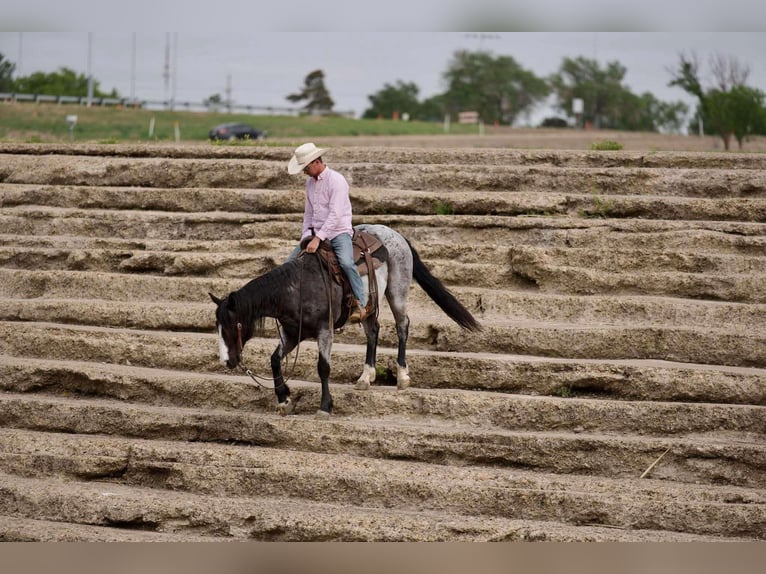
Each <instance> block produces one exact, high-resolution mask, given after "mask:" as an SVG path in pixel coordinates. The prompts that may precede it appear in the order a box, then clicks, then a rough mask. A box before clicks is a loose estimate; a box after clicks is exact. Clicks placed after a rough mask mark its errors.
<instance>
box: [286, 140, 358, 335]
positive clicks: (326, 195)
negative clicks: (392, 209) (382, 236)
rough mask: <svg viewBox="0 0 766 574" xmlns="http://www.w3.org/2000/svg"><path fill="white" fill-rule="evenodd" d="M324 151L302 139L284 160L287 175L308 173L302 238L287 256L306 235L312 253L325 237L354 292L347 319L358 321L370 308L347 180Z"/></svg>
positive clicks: (293, 255) (293, 253) (299, 249)
mask: <svg viewBox="0 0 766 574" xmlns="http://www.w3.org/2000/svg"><path fill="white" fill-rule="evenodd" d="M325 151H327V150H326V149H323V148H318V147H316V146H315V145H314V144H313V143H305V144H303V145H301V146H299V147H297V148H296V149H295V153H293V157H292V158H290V162H289V163H288V164H287V173H289V174H290V175H297V174H299V173H301V172H303V173H304V174H306V175H307V176H308V177H307V178H306V200H305V205H304V210H303V230H302V233H301V241H300V243H299V245H298V247H296V248H295V250H294V251H293V252H292V254H291V255H290V258H289V259H293V258H295V257H297V256H298V254H299V253H300V252H301V246H302V244H303V242H304V240H306V239H310V240H309V242H308V244H307V245H306V248H305V249H306V251H307V252H308V253H314V252H315V251H316V250H317V249H318V248H319V243H320V242H321V241H325V240H328V241H329V242H330V244H331V245H332V248H333V251H335V256H336V257H337V258H338V264H339V265H340V267H341V269H343V272H344V273H345V274H346V277H348V280H349V283H350V284H351V290H352V291H353V293H354V298H355V304H354V305H353V307H352V309H351V314H350V315H349V317H348V320H349V321H350V322H352V323H361V322H362V321H363V320H364V319H365V318H366V317H367V315H368V313H369V312H370V309H367V307H366V305H367V299H368V297H367V290H366V289H365V288H364V283H363V282H362V278H361V277H360V276H359V271H358V270H357V267H356V264H355V262H354V251H353V246H352V243H351V238H352V235H353V233H354V231H353V229H352V227H351V200H350V198H349V194H348V182H347V181H346V178H345V177H343V175H341V174H340V173H338V172H337V171H335V170H334V169H331V168H330V167H328V166H327V164H325V163H324V161H323V160H322V154H323V153H324V152H325Z"/></svg>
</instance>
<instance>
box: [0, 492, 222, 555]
mask: <svg viewBox="0 0 766 574" xmlns="http://www.w3.org/2000/svg"><path fill="white" fill-rule="evenodd" d="M11 481H12V482H15V483H16V490H15V491H14V493H13V494H10V493H8V492H2V491H3V489H2V488H1V487H0V498H5V499H6V500H7V498H8V497H9V496H15V497H16V499H17V500H19V501H22V500H23V499H24V502H27V501H29V500H30V499H31V498H32V497H31V496H25V494H24V493H23V492H22V489H21V488H19V487H18V485H19V484H20V483H24V482H26V484H27V485H29V484H30V483H29V481H24V480H23V479H17V478H11ZM38 482H39V481H38ZM67 484H68V483H67ZM35 487H38V488H42V486H40V485H39V484H35V481H32V486H31V488H28V490H31V489H34V488H35ZM22 488H23V487H22ZM74 504H77V503H74ZM6 505H9V503H6ZM220 540H222V539H221V538H211V537H209V536H198V535H195V534H191V533H174V532H156V531H146V530H140V529H133V528H131V524H129V523H119V522H117V523H115V525H114V526H93V525H90V524H80V523H74V522H66V521H56V520H39V519H36V518H25V517H19V516H8V515H0V542H168V543H170V542H210V541H216V542H217V541H220Z"/></svg>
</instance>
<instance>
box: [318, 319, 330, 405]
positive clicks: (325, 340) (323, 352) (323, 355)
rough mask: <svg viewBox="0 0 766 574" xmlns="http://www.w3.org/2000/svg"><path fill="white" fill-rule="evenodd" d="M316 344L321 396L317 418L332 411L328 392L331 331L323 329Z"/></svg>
mask: <svg viewBox="0 0 766 574" xmlns="http://www.w3.org/2000/svg"><path fill="white" fill-rule="evenodd" d="M317 346H318V347H319V360H318V361H317V371H318V372H319V380H320V381H321V383H322V398H321V401H320V403H319V410H318V411H317V412H316V416H317V417H318V418H325V417H329V416H330V413H331V412H332V395H331V394H330V352H331V351H332V331H331V330H329V329H324V330H322V331H321V332H320V333H319V336H318V337H317Z"/></svg>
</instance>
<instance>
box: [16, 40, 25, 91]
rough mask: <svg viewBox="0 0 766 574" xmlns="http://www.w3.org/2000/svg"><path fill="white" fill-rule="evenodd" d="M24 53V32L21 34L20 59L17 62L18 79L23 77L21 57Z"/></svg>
mask: <svg viewBox="0 0 766 574" xmlns="http://www.w3.org/2000/svg"><path fill="white" fill-rule="evenodd" d="M23 52H24V32H19V57H18V58H17V62H16V79H17V80H18V79H19V78H20V77H21V55H22V54H23Z"/></svg>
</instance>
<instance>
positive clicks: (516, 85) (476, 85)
mask: <svg viewBox="0 0 766 574" xmlns="http://www.w3.org/2000/svg"><path fill="white" fill-rule="evenodd" d="M443 76H444V80H445V81H446V83H447V91H446V92H445V94H444V97H445V102H446V106H447V109H448V111H449V112H450V113H451V114H452V115H455V114H457V112H459V111H467V110H471V111H477V112H479V116H480V117H481V119H482V120H483V121H484V122H501V123H505V124H509V125H510V124H513V122H514V120H515V119H516V118H517V117H519V116H520V115H522V114H524V113H527V112H529V111H530V110H531V109H532V107H533V106H534V105H535V104H537V103H538V102H539V101H541V100H542V99H543V98H545V97H546V96H547V95H548V93H549V91H550V90H549V88H548V85H547V84H546V82H545V80H543V79H541V78H538V77H537V76H535V75H534V74H533V73H532V72H530V71H528V70H525V69H524V68H522V67H521V66H520V65H519V64H518V63H517V62H516V60H514V59H513V58H512V57H511V56H498V57H493V56H492V55H491V54H490V53H488V52H468V51H466V50H460V51H457V52H455V54H454V55H453V57H452V60H451V62H450V63H449V66H448V68H447V70H446V71H445V72H444V75H443Z"/></svg>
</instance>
